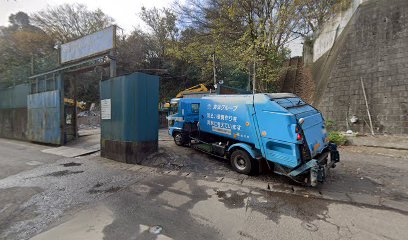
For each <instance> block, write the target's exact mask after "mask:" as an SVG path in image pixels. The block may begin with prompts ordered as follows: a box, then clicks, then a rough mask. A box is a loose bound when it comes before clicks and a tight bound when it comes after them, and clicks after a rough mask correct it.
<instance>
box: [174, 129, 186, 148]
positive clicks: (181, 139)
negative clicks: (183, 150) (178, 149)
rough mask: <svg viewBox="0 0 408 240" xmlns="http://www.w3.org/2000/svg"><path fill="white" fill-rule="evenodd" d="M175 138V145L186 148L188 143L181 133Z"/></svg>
mask: <svg viewBox="0 0 408 240" xmlns="http://www.w3.org/2000/svg"><path fill="white" fill-rule="evenodd" d="M173 138H174V143H176V145H177V146H184V144H185V143H186V141H185V139H184V136H183V134H181V132H177V133H175V134H174V135H173Z"/></svg>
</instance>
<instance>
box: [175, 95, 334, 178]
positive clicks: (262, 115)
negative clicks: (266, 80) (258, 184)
mask: <svg viewBox="0 0 408 240" xmlns="http://www.w3.org/2000/svg"><path fill="white" fill-rule="evenodd" d="M177 109H178V112H177V113H175V114H173V115H171V116H169V117H168V120H169V134H170V135H171V136H173V138H174V141H175V143H176V144H177V145H180V146H181V145H189V146H191V147H193V148H195V149H198V150H200V151H203V152H206V153H208V154H211V155H215V156H218V157H222V158H226V159H229V160H230V161H231V165H232V167H233V169H234V170H236V171H237V172H239V173H243V174H255V173H258V172H259V170H260V166H262V165H266V166H268V167H269V168H270V169H273V171H274V172H276V173H279V174H283V175H285V176H288V177H290V178H292V179H294V180H296V181H301V182H308V183H309V184H310V185H312V186H315V185H316V184H317V182H322V181H323V180H324V178H325V176H326V173H327V170H328V169H329V168H334V167H335V166H336V162H338V161H339V160H340V156H339V153H338V151H337V147H336V145H335V144H332V143H330V142H329V140H328V137H327V133H326V128H325V123H324V118H323V116H322V114H321V113H320V112H319V111H318V110H316V109H315V108H314V107H312V106H311V105H309V104H307V103H306V102H304V101H303V100H302V99H300V98H299V97H297V96H296V95H294V94H291V93H270V94H265V93H262V94H261V93H259V94H248V95H212V96H206V97H203V98H188V99H180V100H178V107H177ZM262 161H264V162H266V164H261V162H262Z"/></svg>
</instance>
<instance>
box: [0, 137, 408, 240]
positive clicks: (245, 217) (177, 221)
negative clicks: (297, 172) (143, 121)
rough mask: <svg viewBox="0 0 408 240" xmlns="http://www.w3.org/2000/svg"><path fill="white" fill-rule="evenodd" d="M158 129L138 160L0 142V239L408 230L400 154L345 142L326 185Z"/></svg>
mask: <svg viewBox="0 0 408 240" xmlns="http://www.w3.org/2000/svg"><path fill="white" fill-rule="evenodd" d="M160 136H161V141H160V151H159V153H157V154H155V155H154V156H152V157H151V158H150V159H147V160H146V161H145V162H144V166H138V165H127V164H123V163H118V162H114V161H111V160H107V159H104V158H100V157H99V156H98V154H97V153H96V154H92V155H88V156H83V157H76V158H64V157H59V156H56V155H51V154H45V153H42V152H41V150H44V149H46V148H49V147H47V146H41V145H35V144H31V143H24V142H18V141H12V140H5V139H0V239H30V238H33V239H251V240H254V239H406V236H408V201H407V199H408V198H407V195H408V193H407V189H408V188H407V187H408V179H407V178H408V174H407V173H408V159H407V154H406V153H404V152H401V151H395V150H384V149H367V148H350V147H349V148H344V149H342V150H341V154H342V163H341V164H340V165H339V166H338V168H336V169H335V171H333V172H332V174H331V178H330V179H328V182H327V183H325V184H323V185H321V186H320V187H319V188H317V189H311V188H305V187H302V186H299V185H297V184H295V183H293V182H291V181H289V180H287V179H285V178H282V177H278V176H275V175H273V174H263V175H260V176H256V177H247V176H243V175H239V174H236V173H234V172H232V171H231V170H230V169H229V166H228V163H227V162H225V161H222V160H218V159H214V158H211V157H208V156H206V155H204V154H201V153H197V152H195V151H194V150H192V149H188V148H179V147H176V146H175V145H174V144H173V143H172V142H171V141H169V139H168V138H166V136H165V135H163V134H161V135H160ZM88 145H89V144H88Z"/></svg>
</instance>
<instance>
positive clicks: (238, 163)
mask: <svg viewBox="0 0 408 240" xmlns="http://www.w3.org/2000/svg"><path fill="white" fill-rule="evenodd" d="M230 160H231V165H232V168H233V169H234V170H235V171H236V172H238V173H242V174H246V175H249V174H251V173H252V172H253V167H254V166H253V165H254V162H253V159H252V158H251V157H250V156H249V154H248V153H247V152H246V151H244V150H241V149H237V150H235V151H233V152H232V154H231V157H230Z"/></svg>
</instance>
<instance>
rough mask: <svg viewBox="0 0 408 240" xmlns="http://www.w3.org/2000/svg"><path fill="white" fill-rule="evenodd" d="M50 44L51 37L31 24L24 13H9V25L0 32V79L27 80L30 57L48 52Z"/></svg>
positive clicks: (11, 80) (39, 56)
mask: <svg viewBox="0 0 408 240" xmlns="http://www.w3.org/2000/svg"><path fill="white" fill-rule="evenodd" d="M52 46H53V43H52V41H51V39H50V38H49V37H48V36H47V35H46V34H45V32H44V31H42V30H41V29H40V28H38V27H35V26H33V25H31V21H30V18H29V16H28V15H27V14H26V13H24V12H18V13H16V14H11V15H10V17H9V26H7V27H3V28H2V30H1V34H0V75H1V76H0V78H1V79H0V80H1V81H2V82H8V83H11V82H15V81H16V79H17V81H27V77H28V75H29V74H30V72H31V66H30V65H31V64H30V63H31V61H32V59H37V58H41V57H42V56H45V55H47V54H49V53H50V52H51V51H52ZM17 68H19V69H17Z"/></svg>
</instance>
